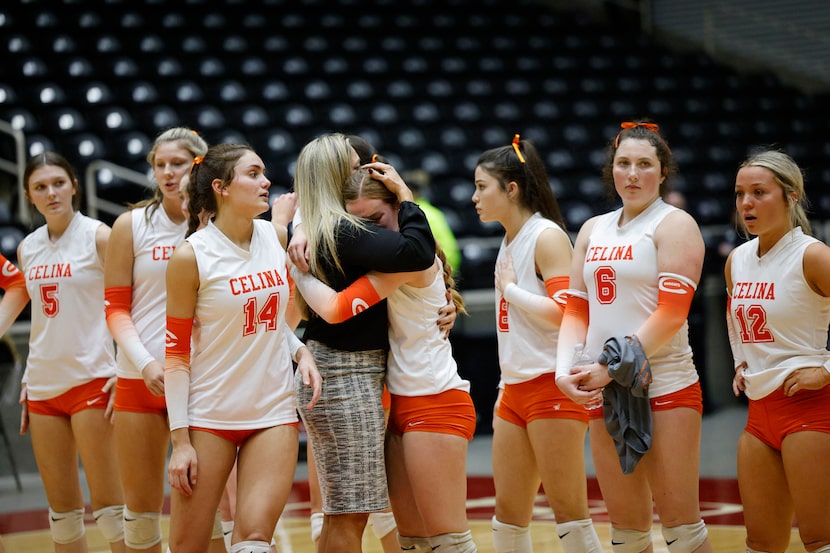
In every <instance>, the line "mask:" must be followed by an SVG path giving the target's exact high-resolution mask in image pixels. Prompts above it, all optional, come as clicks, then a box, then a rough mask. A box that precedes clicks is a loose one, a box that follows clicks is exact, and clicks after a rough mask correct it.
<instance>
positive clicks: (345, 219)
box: [294, 133, 366, 284]
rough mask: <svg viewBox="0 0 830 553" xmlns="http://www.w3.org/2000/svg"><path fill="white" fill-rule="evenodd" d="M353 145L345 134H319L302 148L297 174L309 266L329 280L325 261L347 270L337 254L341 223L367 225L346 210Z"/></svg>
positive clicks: (359, 226) (341, 270)
mask: <svg viewBox="0 0 830 553" xmlns="http://www.w3.org/2000/svg"><path fill="white" fill-rule="evenodd" d="M351 156H352V147H351V146H350V145H349V143H348V141H347V140H346V137H345V135H343V134H340V133H331V134H324V135H321V136H318V137H317V138H315V139H314V140H312V141H311V142H309V143H308V144H306V145H305V146H303V149H302V150H300V155H299V156H298V157H297V166H296V169H295V173H294V192H295V193H296V194H297V201H298V203H299V205H300V216H301V217H302V220H303V230H304V232H305V234H306V236H308V251H309V252H310V256H309V260H308V265H309V267H310V268H311V272H312V274H314V276H316V277H317V278H319V279H320V280H322V281H323V282H326V284H328V279H326V277H325V274H324V272H323V268H324V267H325V264H331V266H333V267H334V268H335V269H337V270H338V271H340V272H341V273H343V266H342V265H341V263H340V256H339V255H338V254H337V233H338V232H339V231H340V229H341V225H342V224H344V223H345V226H347V227H353V228H354V229H355V230H363V229H365V228H366V224H365V223H364V222H363V221H362V220H361V219H359V218H358V217H355V216H354V215H351V214H350V213H349V212H347V211H346V208H345V207H344V204H343V192H342V189H343V186H344V184H345V183H346V181H347V180H348V179H349V178H350V177H351V175H352V165H351Z"/></svg>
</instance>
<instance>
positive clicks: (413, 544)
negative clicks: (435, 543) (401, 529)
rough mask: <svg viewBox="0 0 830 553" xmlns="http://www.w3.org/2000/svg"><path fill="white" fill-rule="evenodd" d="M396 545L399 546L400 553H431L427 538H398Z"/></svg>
mask: <svg viewBox="0 0 830 553" xmlns="http://www.w3.org/2000/svg"><path fill="white" fill-rule="evenodd" d="M398 545H400V546H401V551H411V552H412V553H432V546H431V545H430V544H429V539H427V538H421V537H415V536H398Z"/></svg>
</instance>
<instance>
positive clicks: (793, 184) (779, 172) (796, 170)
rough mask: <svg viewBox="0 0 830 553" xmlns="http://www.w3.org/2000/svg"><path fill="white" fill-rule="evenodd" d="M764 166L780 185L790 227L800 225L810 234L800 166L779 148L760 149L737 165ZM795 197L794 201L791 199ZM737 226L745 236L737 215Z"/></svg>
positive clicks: (741, 167) (744, 227)
mask: <svg viewBox="0 0 830 553" xmlns="http://www.w3.org/2000/svg"><path fill="white" fill-rule="evenodd" d="M744 167H764V168H765V169H768V170H769V171H770V172H771V173H772V176H773V179H774V180H775V182H776V183H777V184H778V185H779V186H780V187H781V195H782V200H783V201H784V203H785V204H786V205H787V211H788V213H789V217H790V228H795V227H801V229H802V230H803V231H804V233H805V234H812V228H811V227H810V220H809V219H808V218H807V207H808V206H809V202H808V201H807V195H806V193H805V192H804V174H803V173H802V172H801V168H800V167H799V166H798V164H797V163H796V162H795V160H794V159H793V158H791V157H790V156H789V155H787V154H785V153H784V152H781V151H779V150H762V151H758V152H755V153H753V154H751V155H750V156H749V157H748V158H747V159H745V160H744V161H743V163H741V164H740V166H739V167H738V171H740V170H741V169H743V168H744ZM793 196H794V197H795V201H791V199H792V198H793ZM736 219H737V221H738V226H739V228H740V230H741V232H742V233H743V234H744V236H747V235H748V234H749V233H748V232H747V229H746V226H745V225H744V222H743V221H742V220H741V219H740V217H737V215H736Z"/></svg>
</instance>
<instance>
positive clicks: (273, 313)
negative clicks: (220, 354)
mask: <svg viewBox="0 0 830 553" xmlns="http://www.w3.org/2000/svg"><path fill="white" fill-rule="evenodd" d="M243 310H244V311H245V328H243V329H242V335H243V336H248V335H250V334H254V333H255V332H256V331H257V325H258V324H262V325H265V331H266V332H268V331H269V330H276V329H277V315H279V312H280V295H279V294H277V293H273V294H271V295H270V296H268V298H267V299H266V300H265V305H263V306H262V308H258V307H257V301H256V298H248V301H246V302H245V307H243Z"/></svg>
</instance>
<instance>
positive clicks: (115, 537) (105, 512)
mask: <svg viewBox="0 0 830 553" xmlns="http://www.w3.org/2000/svg"><path fill="white" fill-rule="evenodd" d="M92 516H93V517H94V518H95V523H96V524H97V525H98V529H99V530H100V531H101V535H102V536H104V539H105V540H107V542H108V543H113V542H117V541H121V540H123V539H124V506H123V505H110V506H108V507H102V508H100V509H98V510H96V511H93V512H92Z"/></svg>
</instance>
